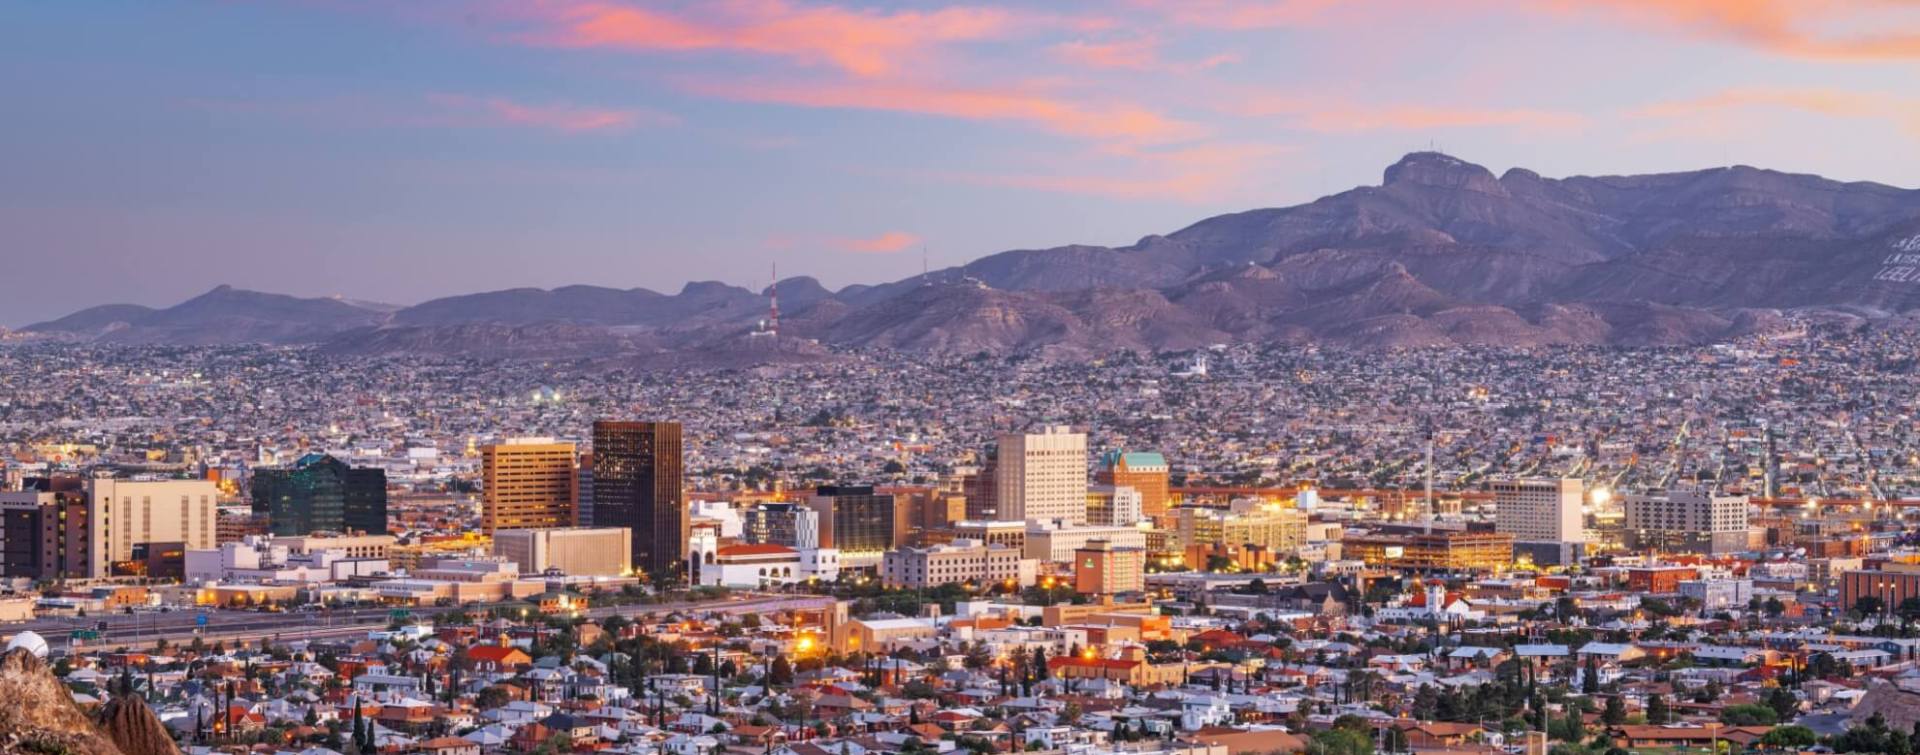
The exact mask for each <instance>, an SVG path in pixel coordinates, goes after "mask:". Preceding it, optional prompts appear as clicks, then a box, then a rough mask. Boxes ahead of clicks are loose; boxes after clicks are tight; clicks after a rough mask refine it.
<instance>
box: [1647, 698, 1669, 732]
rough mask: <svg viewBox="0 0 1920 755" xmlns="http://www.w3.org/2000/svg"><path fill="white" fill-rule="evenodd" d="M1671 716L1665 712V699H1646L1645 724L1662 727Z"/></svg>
mask: <svg viewBox="0 0 1920 755" xmlns="http://www.w3.org/2000/svg"><path fill="white" fill-rule="evenodd" d="M1669 718H1671V714H1670V713H1668V711H1667V699H1666V698H1665V697H1661V696H1659V695H1654V696H1652V697H1649V698H1647V723H1649V724H1652V725H1654V726H1664V725H1666V723H1667V720H1668V719H1669Z"/></svg>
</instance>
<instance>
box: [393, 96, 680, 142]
mask: <svg viewBox="0 0 1920 755" xmlns="http://www.w3.org/2000/svg"><path fill="white" fill-rule="evenodd" d="M427 101H428V102H430V103H432V104H433V105H435V106H437V107H439V108H441V109H442V110H443V114H444V115H446V116H448V118H447V120H448V121H449V122H452V121H460V120H465V121H467V122H469V123H472V124H480V125H500V126H525V127H531V128H541V129H548V130H552V131H561V132H567V133H581V132H588V131H614V130H621V129H627V128H632V127H633V126H635V125H639V124H642V123H644V124H647V125H671V124H675V123H678V122H679V119H678V118H676V117H674V116H671V115H668V114H665V113H657V112H653V111H642V110H617V109H611V108H596V107H578V106H574V105H554V104H531V103H524V102H516V101H514V100H511V99H508V98H505V97H471V96H467V95H461V94H432V95H428V96H427Z"/></svg>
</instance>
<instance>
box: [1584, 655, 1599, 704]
mask: <svg viewBox="0 0 1920 755" xmlns="http://www.w3.org/2000/svg"><path fill="white" fill-rule="evenodd" d="M1580 694H1583V695H1598V694H1600V662H1599V661H1597V660H1595V659H1594V656H1592V655H1588V656H1587V668H1586V673H1584V674H1581V676H1580Z"/></svg>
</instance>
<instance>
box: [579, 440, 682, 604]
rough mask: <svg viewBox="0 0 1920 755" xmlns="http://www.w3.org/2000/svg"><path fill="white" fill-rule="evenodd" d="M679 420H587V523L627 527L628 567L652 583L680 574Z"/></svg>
mask: <svg viewBox="0 0 1920 755" xmlns="http://www.w3.org/2000/svg"><path fill="white" fill-rule="evenodd" d="M680 448H681V446H680V423H678V422H616V421H611V420H601V421H598V422H595V423H593V524H594V526H596V527H626V528H627V529H630V530H633V566H634V568H636V569H643V570H645V571H646V572H647V574H649V575H651V576H652V577H653V579H654V581H655V582H677V581H680V579H681V578H682V577H683V576H684V570H685V569H686V553H687V529H688V523H689V520H688V516H687V500H686V494H685V492H684V491H682V489H681V487H680V477H681V472H682V466H681V456H680Z"/></svg>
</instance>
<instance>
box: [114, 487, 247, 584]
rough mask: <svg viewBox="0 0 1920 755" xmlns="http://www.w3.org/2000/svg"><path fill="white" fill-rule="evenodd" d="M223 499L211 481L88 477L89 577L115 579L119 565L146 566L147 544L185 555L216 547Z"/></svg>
mask: <svg viewBox="0 0 1920 755" xmlns="http://www.w3.org/2000/svg"><path fill="white" fill-rule="evenodd" d="M219 497H220V493H219V490H218V489H217V488H216V487H215V485H214V483H212V482H209V481H206V480H119V479H114V478H112V477H94V478H91V479H88V480H87V502H88V507H89V508H88V511H87V519H88V522H87V527H86V530H87V540H88V543H87V557H88V566H87V575H86V576H89V577H105V576H109V575H111V574H113V573H114V571H115V565H116V564H129V565H131V564H134V563H136V562H138V563H141V564H144V562H145V560H146V559H145V556H146V555H147V551H148V550H149V548H148V547H147V546H154V545H159V546H167V547H166V548H164V549H165V550H169V551H171V550H180V551H183V552H184V551H186V550H204V549H209V548H212V547H214V541H215V537H216V534H215V530H214V513H215V509H216V508H218V506H219ZM123 571H126V572H128V573H134V572H138V571H144V566H141V567H132V568H125V569H123Z"/></svg>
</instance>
